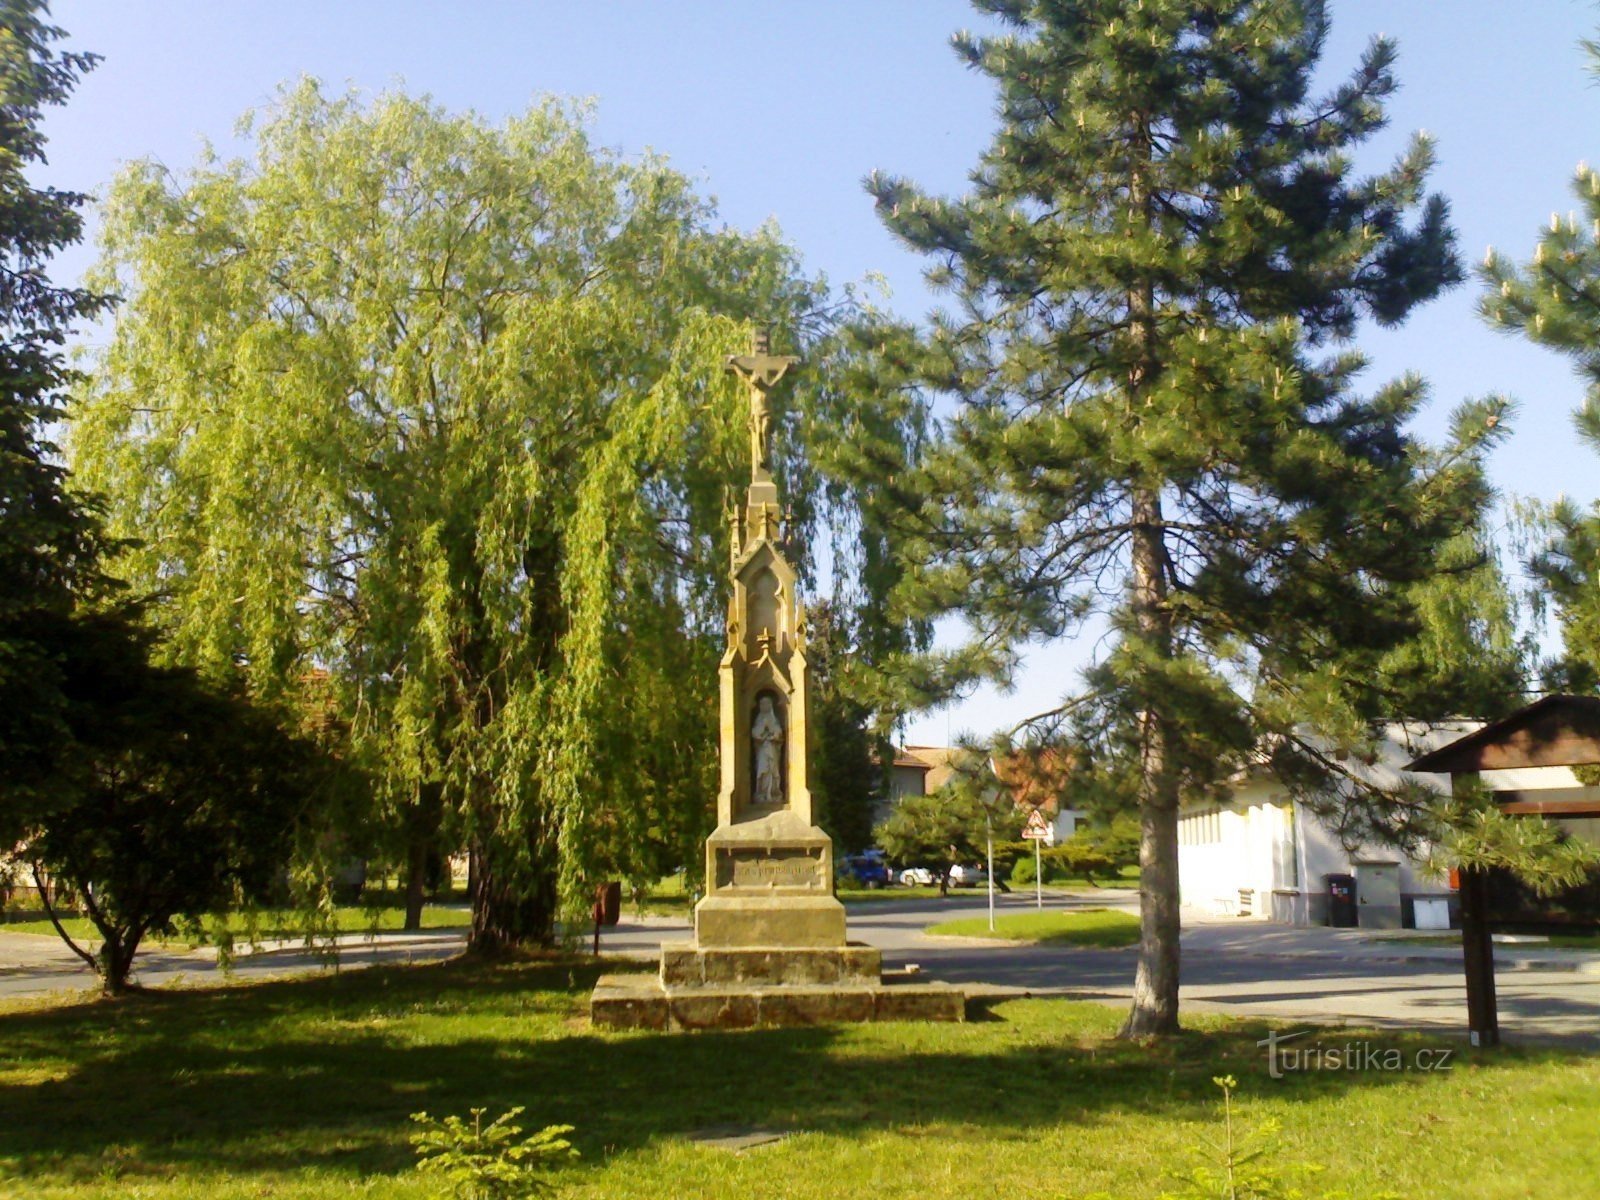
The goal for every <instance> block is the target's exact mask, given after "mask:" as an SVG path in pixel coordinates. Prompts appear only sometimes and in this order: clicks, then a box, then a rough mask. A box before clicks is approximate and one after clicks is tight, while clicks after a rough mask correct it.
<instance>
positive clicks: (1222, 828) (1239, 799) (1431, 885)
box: [1178, 721, 1596, 929]
mask: <svg viewBox="0 0 1600 1200" xmlns="http://www.w3.org/2000/svg"><path fill="white" fill-rule="evenodd" d="M1481 726H1482V722H1478V721H1455V722H1447V723H1439V724H1435V725H1422V724H1420V723H1414V722H1413V723H1399V722H1396V723H1392V724H1389V725H1387V726H1385V727H1384V729H1383V734H1382V737H1381V739H1380V741H1379V753H1378V756H1377V758H1376V760H1375V761H1373V762H1371V763H1367V762H1365V761H1362V762H1354V761H1347V762H1346V763H1345V764H1344V765H1345V766H1347V767H1349V768H1350V769H1351V771H1352V773H1357V774H1360V775H1361V776H1363V777H1364V778H1366V779H1368V780H1369V781H1371V782H1372V783H1374V784H1377V785H1378V786H1380V787H1395V786H1397V785H1398V784H1400V783H1401V782H1403V781H1407V780H1409V781H1412V782H1420V783H1424V784H1426V785H1427V786H1429V787H1432V788H1433V789H1435V790H1436V791H1438V792H1440V793H1441V794H1448V792H1449V790H1450V778H1449V776H1448V775H1431V774H1420V773H1416V772H1409V771H1406V770H1405V764H1407V763H1409V762H1411V761H1412V760H1413V759H1415V758H1417V757H1418V756H1419V755H1422V754H1424V753H1426V752H1428V751H1431V750H1435V749H1438V748H1439V747H1441V746H1445V745H1448V744H1449V743H1451V742H1454V741H1456V740H1457V739H1458V738H1460V737H1462V736H1463V735H1465V734H1468V733H1471V732H1472V731H1474V730H1476V729H1478V728H1480V727H1481ZM1482 779H1483V782H1484V784H1485V785H1486V786H1488V787H1489V788H1490V789H1492V790H1494V791H1496V792H1499V793H1508V792H1514V793H1516V795H1517V797H1518V798H1519V799H1520V800H1521V803H1520V804H1511V805H1508V806H1507V807H1508V811H1509V810H1511V809H1517V808H1523V807H1526V808H1528V810H1529V811H1538V808H1539V804H1538V802H1537V801H1528V800H1527V797H1529V796H1530V795H1544V796H1548V797H1570V796H1572V795H1574V794H1575V793H1584V794H1587V795H1594V794H1595V793H1596V790H1595V789H1588V788H1584V787H1583V785H1582V784H1581V783H1579V781H1578V780H1577V778H1576V777H1575V776H1574V775H1573V774H1572V772H1571V770H1570V769H1568V768H1566V767H1543V768H1537V769H1523V770H1514V771H1485V772H1484V773H1483V775H1482ZM1561 823H1562V824H1563V825H1567V826H1569V828H1571V829H1572V831H1573V832H1574V833H1575V834H1577V835H1578V836H1584V837H1591V838H1592V837H1594V836H1595V835H1594V832H1593V830H1591V829H1590V828H1588V827H1587V826H1588V825H1589V824H1594V822H1589V823H1585V822H1572V821H1568V820H1562V821H1561ZM1580 824H1581V825H1585V827H1584V828H1581V829H1580V828H1576V826H1577V825H1580ZM1330 875H1351V876H1354V878H1355V893H1356V899H1357V904H1356V909H1357V912H1358V914H1359V920H1360V924H1361V925H1362V926H1364V927H1371V928H1378V929H1386V928H1387V929H1395V928H1400V927H1401V926H1402V925H1403V926H1407V927H1410V926H1414V925H1420V926H1423V927H1427V926H1429V925H1433V926H1434V927H1440V923H1441V922H1442V921H1443V920H1445V919H1446V914H1447V913H1453V912H1454V905H1455V892H1454V890H1453V889H1452V888H1451V886H1450V881H1449V879H1448V878H1445V877H1443V876H1438V875H1430V874H1428V873H1427V872H1425V871H1424V869H1423V867H1422V864H1421V863H1420V862H1418V861H1416V860H1415V859H1413V858H1411V857H1409V856H1407V855H1406V854H1404V853H1402V852H1401V851H1399V850H1397V849H1396V848H1395V847H1393V846H1387V845H1383V844H1378V843H1366V844H1362V845H1355V846H1346V845H1344V844H1343V843H1342V842H1341V840H1340V838H1339V837H1338V836H1337V835H1336V833H1335V832H1334V831H1333V830H1332V829H1331V828H1329V826H1328V824H1327V823H1326V822H1325V821H1324V820H1323V819H1322V818H1321V817H1319V816H1317V815H1316V814H1315V813H1313V812H1311V811H1310V810H1309V809H1308V808H1306V807H1305V806H1304V805H1303V804H1301V803H1299V802H1297V801H1295V800H1293V799H1292V798H1291V797H1290V796H1289V794H1288V791H1287V789H1285V788H1284V787H1283V785H1282V784H1281V783H1279V782H1278V781H1277V780H1276V779H1275V778H1273V776H1272V775H1271V774H1270V772H1268V771H1267V770H1266V769H1265V768H1260V769H1255V770H1252V771H1250V772H1248V773H1246V774H1245V775H1244V776H1243V777H1241V778H1240V780H1239V781H1238V783H1237V784H1236V785H1235V787H1234V789H1233V794H1232V796H1231V797H1230V798H1229V800H1228V801H1227V803H1225V804H1220V805H1211V806H1205V807H1189V808H1185V809H1184V810H1183V812H1182V813H1181V814H1180V817H1179V821H1178V877H1179V888H1180V889H1181V892H1182V896H1183V903H1184V904H1187V905H1193V906H1195V907H1198V908H1202V909H1206V910H1209V911H1211V912H1215V913H1222V914H1229V915H1234V916H1239V917H1249V918H1253V919H1256V920H1266V921H1281V922H1284V923H1287V924H1294V925H1325V924H1328V922H1329V886H1328V877H1329V876H1330ZM1440 901H1442V902H1444V904H1445V905H1446V906H1447V907H1440V905H1439V904H1438V903H1430V902H1440ZM1419 902H1420V903H1419Z"/></svg>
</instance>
